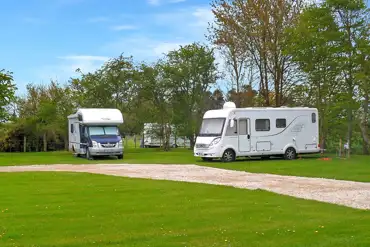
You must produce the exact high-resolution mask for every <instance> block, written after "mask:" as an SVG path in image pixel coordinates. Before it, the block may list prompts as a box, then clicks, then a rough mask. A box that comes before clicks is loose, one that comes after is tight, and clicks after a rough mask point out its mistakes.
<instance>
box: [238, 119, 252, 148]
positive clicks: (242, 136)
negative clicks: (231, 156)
mask: <svg viewBox="0 0 370 247" xmlns="http://www.w3.org/2000/svg"><path fill="white" fill-rule="evenodd" d="M238 122H239V124H238V127H239V128H238V139H239V143H238V144H239V145H238V146H239V152H250V151H251V130H250V128H251V124H250V123H251V121H250V119H249V118H240V119H239V121H238Z"/></svg>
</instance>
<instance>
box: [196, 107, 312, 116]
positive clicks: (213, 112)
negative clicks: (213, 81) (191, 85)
mask: <svg viewBox="0 0 370 247" xmlns="http://www.w3.org/2000/svg"><path fill="white" fill-rule="evenodd" d="M234 111H235V112H239V111H317V109H316V108H309V107H276V108H275V107H246V108H227V109H219V110H209V111H207V112H206V113H205V114H204V117H203V118H226V117H228V116H229V115H230V112H234Z"/></svg>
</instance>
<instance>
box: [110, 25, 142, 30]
mask: <svg viewBox="0 0 370 247" xmlns="http://www.w3.org/2000/svg"><path fill="white" fill-rule="evenodd" d="M136 28H137V27H136V26H134V25H117V26H113V27H111V29H112V30H115V31H122V30H134V29H136Z"/></svg>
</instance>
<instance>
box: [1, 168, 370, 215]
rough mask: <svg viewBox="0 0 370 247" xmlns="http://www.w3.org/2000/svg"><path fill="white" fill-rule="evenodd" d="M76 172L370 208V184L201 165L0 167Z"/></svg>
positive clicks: (17, 170)
mask: <svg viewBox="0 0 370 247" xmlns="http://www.w3.org/2000/svg"><path fill="white" fill-rule="evenodd" d="M26 171H72V172H88V173H97V174H106V175H112V176H123V177H133V178H148V179H159V180H173V181H185V182H196V183H205V184H216V185H225V186H232V187H236V188H243V189H251V190H254V189H262V190H267V191H271V192H275V193H278V194H283V195H289V196H294V197H298V198H304V199H311V200H316V201H322V202H328V203H334V204H339V205H344V206H347V207H352V208H359V209H370V183H361V182H351V181H341V180H331V179H323V178H305V177H294V176H280V175H271V174H258V173H248V172H242V171H232V170H224V169H218V168H211V167H203V166H197V165H157V164H156V165H126V164H122V165H111V164H110V165H106V164H99V165H37V166H10V167H0V172H26Z"/></svg>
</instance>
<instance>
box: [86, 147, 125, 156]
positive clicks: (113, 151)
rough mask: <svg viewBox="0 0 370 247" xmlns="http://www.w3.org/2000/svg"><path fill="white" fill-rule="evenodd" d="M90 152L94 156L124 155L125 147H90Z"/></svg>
mask: <svg viewBox="0 0 370 247" xmlns="http://www.w3.org/2000/svg"><path fill="white" fill-rule="evenodd" d="M89 151H90V154H91V155H93V156H108V155H112V156H116V155H123V148H94V147H92V148H89Z"/></svg>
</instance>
